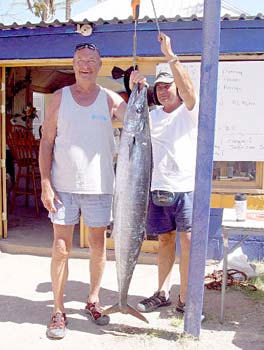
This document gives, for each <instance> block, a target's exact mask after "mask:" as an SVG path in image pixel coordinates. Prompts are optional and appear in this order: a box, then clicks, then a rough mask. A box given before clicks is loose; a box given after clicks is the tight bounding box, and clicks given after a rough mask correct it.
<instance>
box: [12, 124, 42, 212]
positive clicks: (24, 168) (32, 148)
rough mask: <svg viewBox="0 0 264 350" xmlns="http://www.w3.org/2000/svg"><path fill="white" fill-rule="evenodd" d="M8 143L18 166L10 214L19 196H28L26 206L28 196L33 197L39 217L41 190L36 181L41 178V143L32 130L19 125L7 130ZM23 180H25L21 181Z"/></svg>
mask: <svg viewBox="0 0 264 350" xmlns="http://www.w3.org/2000/svg"><path fill="white" fill-rule="evenodd" d="M6 142H7V145H8V147H9V149H10V152H11V154H12V156H13V158H14V162H15V164H16V166H17V174H16V178H15V184H14V188H13V197H12V201H11V209H10V212H11V213H12V212H13V210H14V207H15V201H16V197H17V196H18V195H25V196H26V206H27V205H28V196H29V195H33V196H34V201H35V207H36V215H37V216H39V203H38V192H39V188H38V187H37V181H36V180H37V179H38V178H40V175H39V164H38V153H39V142H38V141H37V140H36V139H35V137H34V135H33V133H32V131H31V130H30V129H27V128H26V127H24V126H19V125H12V126H10V127H8V128H7V135H6ZM22 179H25V180H24V181H21V180H22Z"/></svg>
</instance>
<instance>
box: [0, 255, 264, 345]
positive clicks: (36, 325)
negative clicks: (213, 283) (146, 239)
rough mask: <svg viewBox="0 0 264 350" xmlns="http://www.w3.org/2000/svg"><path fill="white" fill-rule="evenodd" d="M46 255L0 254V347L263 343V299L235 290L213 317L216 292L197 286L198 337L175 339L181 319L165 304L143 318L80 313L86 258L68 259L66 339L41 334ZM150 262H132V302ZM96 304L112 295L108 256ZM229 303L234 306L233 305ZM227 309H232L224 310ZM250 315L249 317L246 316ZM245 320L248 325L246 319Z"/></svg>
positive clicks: (47, 301)
mask: <svg viewBox="0 0 264 350" xmlns="http://www.w3.org/2000/svg"><path fill="white" fill-rule="evenodd" d="M49 266H50V259H49V258H48V257H40V256H34V255H22V254H9V253H1V254H0V271H1V273H0V286H1V287H0V291H1V294H0V334H1V336H0V349H1V350H10V349H12V350H21V349H22V350H23V349H27V350H36V349H37V350H42V349H43V350H44V349H45V350H47V349H48V350H61V349H63V350H68V349H69V350H70V349H71V350H73V349H75V348H79V349H93V348H96V349H98V350H103V349H107V350H109V349H115V350H124V349H126V350H141V349H144V350H145V349H146V350H148V349H151V350H161V349H162V350H163V349H166V350H167V349H168V350H170V349H174V350H175V349H188V350H195V349H199V350H205V349H206V350H208V349H210V348H213V349H214V350H220V349H223V350H227V349H228V350H233V349H244V350H249V349H250V350H263V349H264V336H263V331H264V326H263V324H264V323H263V312H264V308H263V305H258V304H255V303H254V302H252V301H248V300H247V298H246V297H245V296H243V295H242V293H239V292H235V294H232V293H231V294H228V302H227V309H226V322H225V324H224V325H221V324H220V323H219V306H220V293H219V292H216V291H206V292H205V305H204V311H205V314H206V317H207V319H206V321H205V322H204V323H203V325H202V329H201V336H200V341H198V342H193V341H190V340H186V339H185V338H182V332H183V320H182V319H181V317H179V315H178V314H177V313H176V312H175V310H174V307H173V306H169V307H166V308H163V309H160V310H159V311H156V312H153V313H150V314H147V315H146V316H147V318H148V320H149V322H150V323H149V324H145V323H143V322H142V321H140V320H137V319H135V318H133V317H131V316H130V315H122V314H115V315H112V317H111V323H110V324H109V325H107V326H104V327H99V326H96V325H94V324H93V323H92V322H91V321H89V320H87V318H86V317H85V315H84V313H83V311H82V309H83V306H84V300H85V298H86V295H87V292H88V281H89V270H88V260H87V259H71V261H70V275H69V282H68V284H67V288H66V291H65V306H66V310H67V314H68V317H69V330H68V333H67V336H66V338H64V339H63V340H59V341H52V340H49V339H47V338H46V336H45V332H46V325H47V323H48V321H49V317H50V313H51V310H52V299H53V296H52V292H51V283H50V276H49ZM173 274H174V277H175V276H176V280H175V284H173V286H172V295H171V296H172V300H176V297H177V294H178V288H179V286H178V265H177V264H175V267H174V271H173ZM155 277H156V267H155V266H154V265H146V264H138V265H137V266H136V269H135V272H134V276H133V279H132V282H131V286H130V290H129V294H130V297H129V301H130V303H131V304H132V305H135V304H136V303H137V302H138V301H139V300H140V299H141V298H142V296H145V295H150V294H151V293H152V291H153V286H154V285H155ZM101 299H102V301H103V306H104V307H106V306H110V305H111V304H113V303H114V302H115V301H116V299H117V283H116V276H115V262H114V261H109V262H107V265H106V270H105V274H104V278H103V282H102V291H101ZM234 306H235V308H234ZM232 308H233V309H232ZM252 320H254V324H251V325H250V322H252ZM247 323H248V324H247Z"/></svg>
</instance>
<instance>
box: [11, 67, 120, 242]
mask: <svg viewBox="0 0 264 350" xmlns="http://www.w3.org/2000/svg"><path fill="white" fill-rule="evenodd" d="M74 81H75V78H74V72H73V69H72V67H71V66H70V65H69V66H26V67H9V68H7V69H6V125H7V128H8V126H10V125H22V126H24V127H27V128H29V129H31V130H32V133H33V135H34V138H35V139H36V140H39V139H40V137H41V125H42V123H43V120H44V115H45V108H46V106H47V105H48V103H49V99H50V96H51V94H52V93H53V92H54V91H56V90H57V89H60V88H62V87H64V86H66V85H71V84H73V83H74ZM98 83H99V84H100V85H102V86H104V87H106V88H109V89H112V90H115V91H121V90H124V85H123V80H122V79H119V80H118V81H117V80H114V79H112V78H111V77H107V76H105V77H103V76H100V77H98ZM30 111H31V112H30ZM6 152H7V163H8V169H7V171H8V174H9V175H10V176H11V179H12V186H10V187H9V193H8V195H7V218H8V219H7V222H8V237H9V238H12V236H13V235H19V236H20V237H21V241H23V240H25V241H27V240H28V239H32V238H33V239H34V240H35V239H37V240H39V244H41V245H42V244H50V237H51V235H52V226H51V224H50V221H49V219H48V213H47V211H46V210H45V209H44V207H43V206H42V203H41V201H40V191H39V192H38V194H39V197H38V204H39V215H38V216H37V215H36V210H35V203H34V197H33V196H29V198H28V200H27V201H26V199H25V196H24V195H21V196H17V197H16V201H15V205H14V208H13V210H11V207H12V196H13V189H14V182H15V178H16V174H17V171H18V170H17V164H16V161H15V160H14V159H13V158H12V154H11V152H10V150H9V147H8V144H7V150H6ZM37 185H38V186H39V189H40V182H39V183H38V184H37ZM79 231H80V229H79V227H78V226H76V233H79ZM75 236H77V237H79V235H78V234H76V235H75ZM46 240H47V242H46ZM77 242H78V239H77ZM77 244H78V243H77Z"/></svg>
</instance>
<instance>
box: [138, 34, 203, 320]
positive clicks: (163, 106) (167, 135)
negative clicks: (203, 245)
mask: <svg viewBox="0 0 264 350" xmlns="http://www.w3.org/2000/svg"><path fill="white" fill-rule="evenodd" d="M158 40H159V41H160V43H161V51H162V53H163V54H164V56H165V58H166V60H167V61H168V67H169V68H170V69H167V70H166V69H161V70H160V71H158V73H157V76H156V80H155V83H154V96H155V99H156V104H158V105H159V106H158V108H156V109H154V110H153V111H151V113H150V114H151V125H152V126H151V137H152V146H153V174H152V182H151V195H150V203H149V213H148V223H147V233H148V234H151V235H154V234H157V235H158V239H159V250H158V289H157V290H156V292H155V293H154V295H152V296H151V297H150V298H146V299H143V300H142V301H141V302H140V303H139V304H138V305H137V308H138V310H139V311H141V312H150V311H153V310H155V309H157V308H158V307H161V306H167V305H170V304H171V300H170V297H169V290H170V276H171V271H172V267H173V265H174V262H175V244H176V232H177V234H179V239H180V246H181V254H180V279H181V283H180V292H179V296H178V300H177V305H176V309H177V310H178V311H179V312H182V313H183V312H184V311H185V301H186V291H187V283H188V268H189V254H190V238H191V224H192V206H193V190H194V183H195V161H196V143H197V130H198V102H197V99H196V95H195V91H194V87H193V84H192V81H191V79H190V77H189V75H188V73H187V71H186V70H185V68H184V67H183V65H182V64H181V63H180V61H179V58H178V57H177V56H176V55H175V54H174V53H173V51H172V48H171V42H170V38H169V37H168V36H166V35H165V34H163V33H161V34H160V36H159V38H158Z"/></svg>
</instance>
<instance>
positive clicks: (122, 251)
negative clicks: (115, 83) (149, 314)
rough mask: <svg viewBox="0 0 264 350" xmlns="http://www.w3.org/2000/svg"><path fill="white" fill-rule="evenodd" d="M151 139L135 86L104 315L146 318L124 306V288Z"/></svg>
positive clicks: (141, 226) (122, 151)
mask: <svg viewBox="0 0 264 350" xmlns="http://www.w3.org/2000/svg"><path fill="white" fill-rule="evenodd" d="M151 155H152V153H151V139H150V126H149V111H148V103H147V88H146V87H145V86H144V87H143V88H142V89H141V90H139V88H138V86H135V87H134V89H133V91H132V93H131V95H130V98H129V101H128V106H127V111H126V114H125V116H124V122H123V130H122V134H121V140H120V146H119V154H118V161H117V170H116V185H115V194H114V207H113V215H114V228H113V235H114V241H115V258H116V269H117V279H118V291H119V300H118V303H117V304H116V305H114V306H112V307H110V308H109V309H107V310H105V311H104V313H105V314H111V313H115V312H122V313H124V314H131V315H133V316H135V317H137V318H139V319H141V320H143V321H145V322H148V321H147V319H146V318H145V317H144V316H143V315H142V314H141V313H140V312H138V311H137V310H136V309H134V308H132V307H131V306H130V305H128V303H127V296H128V289H129V285H130V282H131V278H132V275H133V271H134V268H135V265H136V263H137V259H138V256H139V253H140V249H141V245H142V242H143V239H144V235H145V224H146V217H147V207H148V198H149V188H150V179H151V170H152V169H151V166H152V159H151V158H152V157H151Z"/></svg>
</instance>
